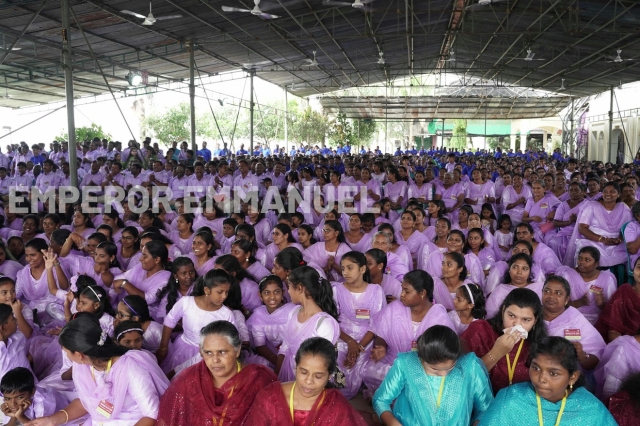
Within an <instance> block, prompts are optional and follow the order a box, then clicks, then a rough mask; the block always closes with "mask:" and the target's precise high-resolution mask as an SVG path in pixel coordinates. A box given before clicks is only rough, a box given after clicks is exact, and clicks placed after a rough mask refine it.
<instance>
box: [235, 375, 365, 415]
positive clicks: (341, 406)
mask: <svg viewBox="0 0 640 426" xmlns="http://www.w3.org/2000/svg"><path fill="white" fill-rule="evenodd" d="M307 413H308V414H307ZM298 414H300V415H298ZM295 418H296V422H295V424H294V423H293V421H292V420H291V412H290V410H289V402H288V401H287V399H286V398H285V395H284V392H282V385H281V384H280V383H279V382H276V383H272V384H270V385H269V386H267V387H266V388H264V389H263V390H262V391H261V392H260V393H258V395H257V396H256V399H255V402H254V403H253V406H252V407H251V411H250V412H249V415H248V416H247V419H246V420H245V422H244V425H245V426H312V425H313V426H343V425H349V426H366V425H367V423H366V422H365V421H364V419H363V418H362V416H361V415H360V413H358V412H357V411H356V410H355V409H354V408H353V407H352V406H351V404H349V402H348V401H347V400H346V399H345V398H344V396H342V394H341V393H340V391H339V390H337V389H327V390H325V391H324V397H323V396H322V395H320V396H319V397H318V399H317V400H316V403H315V404H314V406H313V408H312V409H311V411H309V412H298V411H296V415H295Z"/></svg>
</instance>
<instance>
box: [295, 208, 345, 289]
mask: <svg viewBox="0 0 640 426" xmlns="http://www.w3.org/2000/svg"><path fill="white" fill-rule="evenodd" d="M322 235H323V236H324V241H320V242H317V243H315V244H314V245H312V246H311V247H309V248H308V249H306V250H305V251H304V252H303V253H302V254H303V255H304V260H305V261H306V262H307V263H315V264H317V265H320V267H321V268H322V270H323V271H324V273H325V274H326V276H327V277H329V279H330V280H331V281H342V269H340V259H341V258H342V255H343V254H345V253H347V252H349V251H351V247H349V245H348V244H347V243H346V240H345V239H344V232H343V230H342V225H340V222H338V221H337V220H329V221H327V222H325V223H324V225H323V227H322Z"/></svg>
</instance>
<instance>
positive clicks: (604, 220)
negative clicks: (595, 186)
mask: <svg viewBox="0 0 640 426" xmlns="http://www.w3.org/2000/svg"><path fill="white" fill-rule="evenodd" d="M618 197H620V187H619V186H618V184H617V183H615V182H608V183H607V184H606V185H605V186H604V188H602V199H600V200H598V201H589V202H587V203H585V204H584V208H583V209H582V210H581V212H580V214H579V215H578V219H577V220H576V227H575V229H574V231H573V234H572V236H571V239H570V242H569V246H568V247H567V253H566V255H565V257H564V264H565V265H567V266H573V265H575V256H576V254H577V253H578V252H579V251H580V249H581V248H582V247H586V246H594V247H596V248H597V249H598V250H599V251H600V253H601V254H602V256H601V261H600V266H603V267H607V268H608V267H611V266H616V265H619V264H622V263H624V262H626V260H627V250H626V247H625V245H624V244H623V242H622V241H623V239H622V234H621V233H620V229H621V228H622V224H624V223H627V222H630V221H631V220H633V217H632V216H631V210H630V209H629V207H628V206H627V205H626V204H625V203H623V202H622V201H618Z"/></svg>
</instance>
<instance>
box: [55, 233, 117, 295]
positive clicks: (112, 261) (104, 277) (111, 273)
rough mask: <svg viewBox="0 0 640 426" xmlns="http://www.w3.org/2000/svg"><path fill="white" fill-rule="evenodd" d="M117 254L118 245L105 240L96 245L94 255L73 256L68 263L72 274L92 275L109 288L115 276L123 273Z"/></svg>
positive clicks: (100, 284)
mask: <svg viewBox="0 0 640 426" xmlns="http://www.w3.org/2000/svg"><path fill="white" fill-rule="evenodd" d="M117 254H118V247H117V246H116V245H115V244H114V243H111V242H109V241H103V242H101V243H100V244H98V247H96V251H95V255H94V256H93V257H82V256H72V257H71V259H69V260H70V261H69V262H66V265H67V268H68V270H69V273H70V276H77V275H87V276H90V277H91V278H93V279H94V280H95V281H96V284H98V285H99V286H102V287H103V288H105V289H108V288H109V287H111V284H112V283H113V277H115V276H118V275H120V274H122V270H121V269H120V264H119V263H118V260H117V258H116V255H117Z"/></svg>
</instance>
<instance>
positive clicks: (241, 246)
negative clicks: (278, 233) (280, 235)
mask: <svg viewBox="0 0 640 426" xmlns="http://www.w3.org/2000/svg"><path fill="white" fill-rule="evenodd" d="M284 226H286V225H284ZM273 245H274V244H269V245H268V246H267V249H269V247H271V246H273ZM256 249H257V247H256V243H255V242H253V241H249V240H235V241H234V242H233V244H231V253H230V254H231V255H232V256H233V257H235V258H236V259H238V262H239V263H240V266H241V267H242V268H243V269H244V270H245V271H247V272H248V273H249V274H251V275H252V276H253V277H254V278H255V279H256V281H260V280H261V279H262V278H264V277H266V276H267V275H269V270H268V269H267V268H265V267H264V266H263V265H262V263H260V262H259V261H258V260H257V259H256V258H255V256H254V252H255V251H256ZM263 252H266V250H263ZM275 255H276V254H275V253H274V254H273V256H275ZM271 262H272V263H273V260H271ZM272 267H273V265H272Z"/></svg>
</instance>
